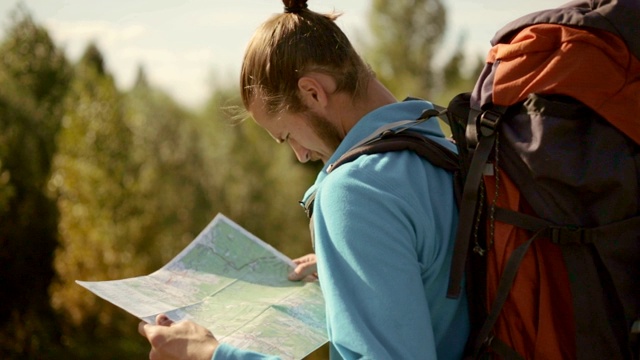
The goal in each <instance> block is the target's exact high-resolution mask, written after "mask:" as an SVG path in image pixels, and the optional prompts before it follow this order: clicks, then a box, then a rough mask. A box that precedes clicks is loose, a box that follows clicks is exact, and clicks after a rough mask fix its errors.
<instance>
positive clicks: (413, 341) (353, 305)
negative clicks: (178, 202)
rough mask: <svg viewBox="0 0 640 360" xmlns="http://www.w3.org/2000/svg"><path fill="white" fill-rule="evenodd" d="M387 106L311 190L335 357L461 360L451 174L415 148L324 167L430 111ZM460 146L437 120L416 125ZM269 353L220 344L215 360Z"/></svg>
mask: <svg viewBox="0 0 640 360" xmlns="http://www.w3.org/2000/svg"><path fill="white" fill-rule="evenodd" d="M431 107H432V105H431V104H430V103H428V102H426V101H421V100H412V101H404V102H400V103H395V104H391V105H387V106H384V107H381V108H379V109H377V110H375V111H373V112H371V113H369V114H367V115H366V116H364V117H363V118H362V119H361V120H360V121H358V123H357V124H356V125H355V126H354V127H353V128H352V129H351V130H350V131H349V133H348V134H347V136H346V137H345V139H344V140H343V141H342V143H341V144H340V146H339V147H338V149H337V150H336V152H335V153H334V154H333V156H332V157H331V158H330V159H329V161H328V162H327V164H326V165H325V168H324V169H323V170H322V171H321V172H320V174H319V175H318V178H317V180H316V183H315V184H314V185H313V186H312V187H311V188H310V189H309V190H308V191H307V193H306V194H305V200H306V199H308V198H309V197H310V196H311V194H313V193H315V202H314V205H313V216H314V238H315V251H316V255H317V257H318V275H319V281H320V285H321V288H322V292H323V295H324V298H325V302H326V310H327V330H328V334H329V341H330V343H331V358H332V359H362V358H364V359H460V358H462V352H463V349H464V346H465V343H466V340H467V337H468V334H469V320H468V313H467V302H466V297H465V294H462V296H461V297H460V298H459V299H448V298H447V297H446V291H447V285H448V279H449V268H450V265H451V256H452V252H453V242H454V241H453V240H454V237H455V231H456V225H457V220H458V219H457V207H456V204H455V199H454V195H453V190H452V183H453V180H452V175H451V174H450V173H447V172H446V171H444V170H443V169H440V168H437V167H435V166H433V165H432V164H431V163H429V162H427V161H426V160H424V159H422V158H421V157H419V156H418V155H416V154H415V153H413V152H411V151H400V152H391V153H382V154H373V155H363V156H360V157H359V158H357V159H356V160H354V161H352V162H350V163H346V164H344V165H342V166H340V167H339V168H337V169H335V170H334V171H332V172H331V173H330V174H328V173H327V168H328V166H330V165H331V164H332V163H333V162H335V161H336V160H337V159H338V158H339V157H340V156H341V155H342V154H344V153H345V152H346V151H348V150H349V149H350V148H351V147H352V146H353V145H355V144H356V143H358V142H359V141H361V140H362V139H364V138H366V137H367V136H369V135H371V134H372V133H374V132H375V131H376V130H377V129H378V128H380V127H381V126H383V125H385V124H388V123H392V122H395V121H399V120H412V119H417V118H418V117H419V116H420V114H421V113H422V111H424V110H425V109H428V108H431ZM411 129H412V130H414V131H419V132H422V133H424V134H426V135H427V136H429V137H430V138H432V139H434V140H436V141H437V142H439V143H440V144H442V145H443V146H446V147H448V148H450V149H452V150H454V151H455V146H454V145H453V144H451V143H450V142H449V141H448V140H446V139H445V138H444V135H443V134H442V131H441V130H440V127H439V124H438V122H437V121H436V120H435V119H430V120H428V121H426V122H424V123H421V124H419V125H416V126H414V127H412V128H411ZM240 358H242V359H253V358H256V359H258V358H262V357H260V355H259V354H255V353H250V352H246V351H241V350H238V349H235V348H233V347H231V346H229V345H221V346H220V347H219V348H218V350H217V351H216V354H214V359H240Z"/></svg>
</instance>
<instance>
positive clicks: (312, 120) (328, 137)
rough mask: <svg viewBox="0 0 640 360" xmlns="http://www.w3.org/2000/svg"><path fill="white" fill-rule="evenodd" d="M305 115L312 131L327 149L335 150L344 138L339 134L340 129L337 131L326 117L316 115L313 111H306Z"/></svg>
mask: <svg viewBox="0 0 640 360" xmlns="http://www.w3.org/2000/svg"><path fill="white" fill-rule="evenodd" d="M305 117H306V119H307V121H308V122H309V125H310V126H311V129H312V130H313V132H314V133H315V134H316V135H318V137H319V138H320V139H322V141H323V142H324V144H325V145H326V146H327V147H328V148H329V149H331V150H332V151H336V149H337V148H338V146H339V145H340V143H341V142H342V140H343V139H344V137H343V136H342V135H340V131H338V128H337V127H336V125H335V124H333V123H332V122H330V121H329V120H328V119H327V118H326V117H324V116H321V115H318V114H316V113H315V112H313V111H308V112H306V113H305Z"/></svg>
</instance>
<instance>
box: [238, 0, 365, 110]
mask: <svg viewBox="0 0 640 360" xmlns="http://www.w3.org/2000/svg"><path fill="white" fill-rule="evenodd" d="M283 2H284V5H285V9H286V10H285V11H286V12H285V13H282V14H277V15H274V16H273V17H271V18H270V19H269V20H267V21H266V22H264V23H263V24H262V25H261V26H260V28H258V30H257V31H256V32H255V34H254V35H253V37H252V39H251V41H250V42H249V45H248V47H247V50H246V52H245V55H244V60H243V63H242V70H241V74H240V88H241V94H242V102H243V104H244V106H245V108H247V109H248V108H249V105H250V104H251V102H252V101H253V100H254V98H255V97H256V96H261V97H262V100H263V101H264V104H265V106H266V109H267V112H268V113H271V114H274V113H277V112H281V111H293V112H302V111H304V110H305V106H304V104H303V103H302V102H301V100H300V98H299V97H298V95H297V94H298V80H299V79H300V78H301V77H302V76H304V75H305V74H307V73H309V72H319V73H323V74H327V75H330V76H332V77H333V78H334V80H335V81H336V85H337V89H336V91H337V92H347V93H349V94H351V95H352V96H353V97H354V98H357V97H358V96H359V95H360V93H361V92H362V91H363V89H365V88H366V85H367V82H368V81H369V79H370V78H371V77H372V72H371V70H370V69H369V67H368V65H367V64H365V63H364V61H363V60H362V59H361V57H360V56H359V55H358V54H357V52H356V51H355V49H354V48H353V46H352V45H351V42H350V41H349V39H348V38H347V36H346V35H345V34H344V33H343V32H342V30H341V29H340V28H339V27H338V26H337V25H336V23H335V20H336V19H337V18H338V17H339V16H340V15H339V14H336V13H332V14H319V13H316V12H313V11H311V10H308V9H307V7H306V0H302V1H300V0H297V1H296V0H289V1H286V0H283Z"/></svg>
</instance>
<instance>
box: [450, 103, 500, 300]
mask: <svg viewBox="0 0 640 360" xmlns="http://www.w3.org/2000/svg"><path fill="white" fill-rule="evenodd" d="M505 111H506V108H504V107H495V108H494V109H493V110H487V111H485V112H483V113H482V114H481V116H480V119H479V123H480V133H479V134H478V136H479V141H478V145H477V147H476V149H475V151H474V154H473V158H472V159H471V164H470V165H469V169H468V172H467V179H466V180H465V183H464V188H463V192H462V199H461V203H460V220H459V224H458V230H457V232H456V240H455V245H454V248H453V259H452V260H451V273H450V275H449V287H448V290H447V297H448V298H452V299H455V298H458V297H459V296H460V292H461V290H462V278H463V276H464V270H465V264H466V260H467V251H468V250H469V241H470V239H471V231H472V230H473V226H474V223H475V222H474V218H475V214H476V208H477V205H478V191H479V189H480V181H481V179H482V174H483V172H484V168H485V164H486V163H487V160H489V155H491V152H492V151H493V146H494V144H495V140H496V136H497V132H496V131H495V130H496V128H497V126H498V124H499V122H500V118H501V117H502V115H503V114H504V112H505ZM469 122H470V123H471V122H473V121H472V120H471V119H470V120H469ZM467 126H469V125H467Z"/></svg>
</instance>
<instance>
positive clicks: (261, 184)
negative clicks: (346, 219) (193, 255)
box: [0, 0, 562, 360]
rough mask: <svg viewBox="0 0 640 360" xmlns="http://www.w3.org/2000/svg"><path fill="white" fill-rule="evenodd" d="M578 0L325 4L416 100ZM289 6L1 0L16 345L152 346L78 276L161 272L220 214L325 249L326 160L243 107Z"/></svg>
mask: <svg viewBox="0 0 640 360" xmlns="http://www.w3.org/2000/svg"><path fill="white" fill-rule="evenodd" d="M316 3H317V4H316ZM561 3H562V2H561V1H560V2H558V1H550V0H543V1H536V2H535V3H534V2H532V4H528V5H526V4H521V3H518V4H517V5H514V3H513V2H512V1H507V0H487V1H484V2H480V1H475V0H474V1H472V0H464V1H454V0H448V1H444V0H368V1H362V0H360V1H357V0H342V1H338V0H334V1H322V0H317V1H310V4H309V6H310V8H311V9H312V10H316V11H332V10H335V11H339V12H343V13H344V15H343V16H342V17H341V18H340V19H339V24H340V26H342V27H343V29H345V32H346V33H347V34H348V35H349V36H350V37H351V39H352V40H353V42H354V44H355V46H356V48H357V49H358V50H359V51H360V52H361V53H362V54H363V56H364V57H365V58H366V59H367V60H368V61H369V63H370V64H371V66H372V67H373V68H374V70H375V71H376V72H377V74H378V76H379V78H380V79H381V80H382V81H383V82H384V83H385V84H386V85H387V86H388V87H389V88H390V89H391V90H392V91H393V93H394V94H395V95H396V96H397V97H398V98H399V99H402V98H404V97H406V96H409V95H411V96H416V97H421V98H425V99H428V100H431V101H433V102H436V103H439V104H443V105H446V104H447V103H448V100H449V99H450V98H451V97H452V96H454V95H455V94H457V93H459V92H463V91H469V90H471V89H472V87H473V84H474V80H475V78H476V77H477V74H478V71H479V69H480V68H481V66H482V65H483V59H484V55H485V53H486V51H487V50H488V49H489V47H490V45H489V40H490V38H491V37H492V36H493V33H494V32H495V31H496V30H497V29H499V28H500V27H501V26H502V25H503V24H505V23H506V22H508V21H510V20H512V19H514V18H516V17H518V16H520V15H523V14H525V13H527V12H530V11H533V10H539V9H543V8H545V7H553V6H557V5H559V4H561ZM105 6H106V8H103V7H105ZM281 9H282V5H281V2H279V1H275V0H273V1H266V0H236V1H227V2H223V1H186V2H185V1H178V0H162V1H153V2H152V1H149V0H144V1H142V0H141V1H123V0H115V1H110V2H108V3H103V4H97V3H94V2H87V1H82V0H69V1H59V2H54V1H49V0H47V1H45V0H33V1H29V0H23V1H15V2H13V1H11V0H4V1H3V2H2V4H0V26H1V29H0V31H1V32H0V288H1V289H2V290H1V291H0V306H1V308H0V358H2V359H92V360H99V359H134V358H139V359H146V358H148V350H149V345H148V344H147V342H146V340H145V339H144V338H142V337H141V336H140V335H138V333H137V323H138V320H137V319H136V318H134V317H133V316H131V315H129V314H127V313H126V312H124V311H122V310H120V309H119V308H116V307H115V306H113V305H111V304H110V303H107V302H105V301H103V300H101V299H100V298H98V297H97V296H95V295H93V294H91V293H89V292H88V291H86V290H85V289H84V288H82V287H80V286H78V285H76V284H75V282H74V281H75V280H89V281H94V280H113V279H120V278H125V277H133V276H140V275H146V274H148V273H151V272H153V271H155V270H157V269H158V268H160V267H161V266H162V265H163V264H164V263H166V262H167V261H168V260H170V259H171V258H173V257H174V256H175V255H177V254H178V252H179V251H180V250H181V249H183V248H184V247H185V246H186V245H187V244H188V243H189V242H191V240H193V239H194V238H195V236H196V235H197V234H198V233H199V232H200V231H201V230H202V229H203V228H204V227H205V226H206V224H207V223H208V222H209V221H211V220H212V219H213V217H214V216H215V215H216V214H217V213H219V212H221V213H223V214H225V215H227V216H228V217H230V218H231V219H232V220H234V221H235V222H237V223H238V224H240V225H241V226H243V227H245V228H246V229H247V230H249V231H250V232H252V233H254V234H255V235H256V236H258V237H260V238H261V239H263V240H265V241H266V242H268V243H270V244H271V245H273V246H274V247H276V248H277V249H279V250H280V251H282V252H283V253H285V254H286V255H288V256H290V257H292V258H294V257H297V256H301V255H304V254H306V253H308V252H310V251H311V246H310V241H309V236H308V227H307V226H308V223H307V218H306V216H305V214H304V212H303V211H302V209H301V208H300V206H298V204H297V201H298V200H299V199H300V198H301V196H302V195H303V193H304V191H305V190H306V188H307V187H308V186H309V185H310V184H311V183H312V182H313V181H314V179H315V175H316V173H317V171H318V170H319V169H320V168H321V164H309V165H300V164H298V163H297V162H296V160H295V157H294V155H293V153H292V152H291V151H290V150H289V148H288V147H286V146H275V143H274V142H273V140H272V139H271V138H270V137H269V135H268V134H266V133H265V132H264V131H262V130H261V129H259V128H258V127H257V126H256V125H255V124H254V123H253V121H250V120H249V121H244V122H239V121H237V119H233V117H232V115H233V111H231V110H230V109H233V108H234V107H236V106H241V103H240V99H239V91H238V90H239V89H238V88H237V78H238V76H239V68H240V62H241V59H242V54H243V51H244V47H245V45H246V43H247V42H248V41H249V38H250V36H251V34H252V33H253V31H254V29H255V28H256V27H257V26H258V25H259V24H260V23H261V22H262V21H264V20H266V19H267V17H268V16H270V15H271V14H273V13H278V12H280V11H282V10H281ZM326 350H327V349H326V347H324V348H322V349H320V350H318V351H316V352H315V353H313V354H312V355H310V356H309V359H323V358H326V357H327V351H326Z"/></svg>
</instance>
